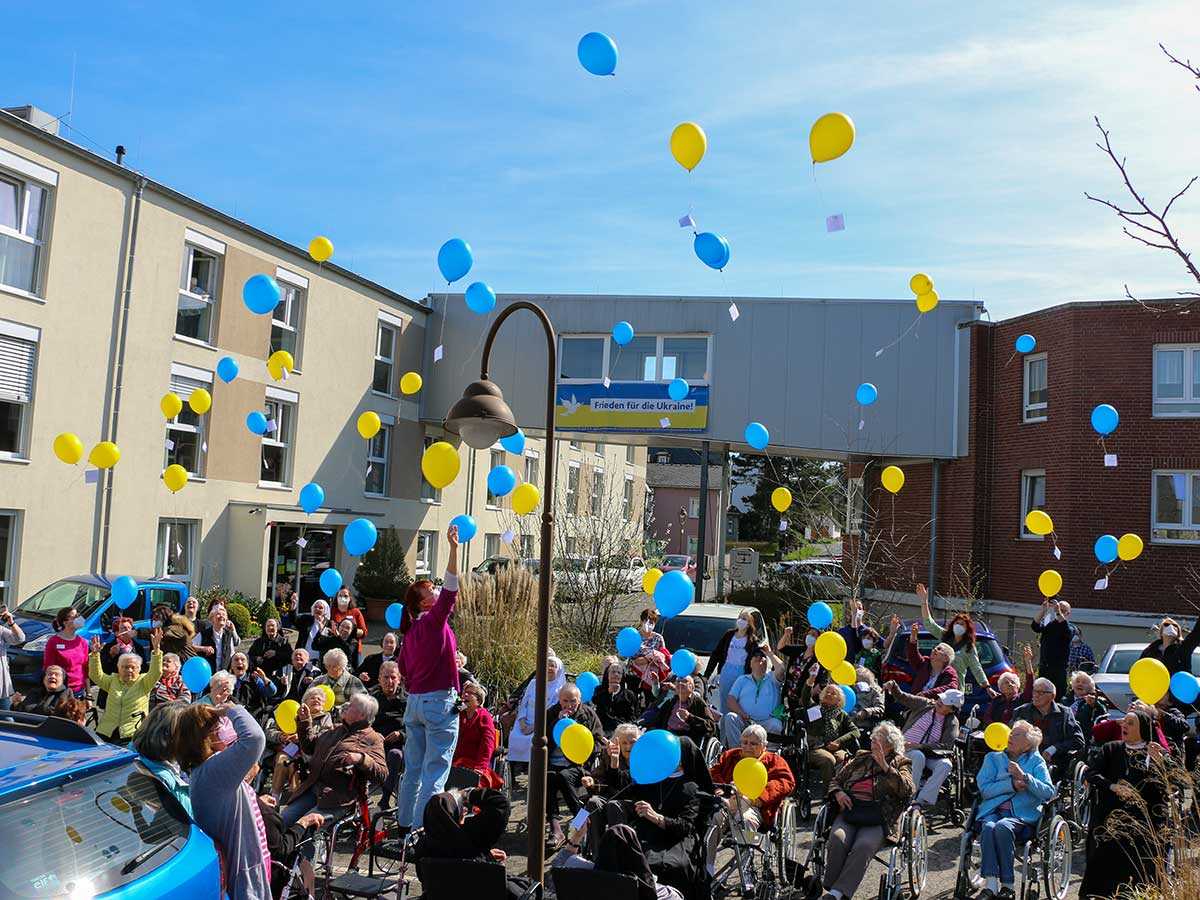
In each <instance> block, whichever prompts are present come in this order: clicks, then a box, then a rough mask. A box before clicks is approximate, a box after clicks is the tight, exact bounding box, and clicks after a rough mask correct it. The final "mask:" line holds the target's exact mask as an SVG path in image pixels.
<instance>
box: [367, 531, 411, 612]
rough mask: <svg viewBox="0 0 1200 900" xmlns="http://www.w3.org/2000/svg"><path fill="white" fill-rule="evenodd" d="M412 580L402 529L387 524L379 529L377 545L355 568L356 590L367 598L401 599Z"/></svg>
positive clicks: (397, 600)
mask: <svg viewBox="0 0 1200 900" xmlns="http://www.w3.org/2000/svg"><path fill="white" fill-rule="evenodd" d="M411 584H412V576H411V575H409V573H408V560H407V559H406V558H405V555H404V544H403V543H402V542H401V540H400V533H399V532H398V531H397V530H396V529H395V528H385V529H383V530H382V531H381V532H379V540H378V541H376V543H375V547H374V548H373V549H372V550H371V551H370V552H368V553H367V555H366V556H364V557H363V558H362V562H360V563H359V564H358V568H357V569H355V571H354V593H355V595H356V596H358V597H362V598H364V599H365V598H370V599H372V600H392V601H396V602H399V601H401V600H403V599H404V594H405V592H406V591H407V590H408V588H409V586H410V585H411Z"/></svg>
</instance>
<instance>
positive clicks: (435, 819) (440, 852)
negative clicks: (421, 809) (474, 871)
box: [425, 791, 481, 859]
mask: <svg viewBox="0 0 1200 900" xmlns="http://www.w3.org/2000/svg"><path fill="white" fill-rule="evenodd" d="M425 837H426V838H427V839H428V841H429V842H430V843H431V844H432V845H433V846H432V847H431V848H429V849H430V850H431V851H432V854H433V855H435V856H440V857H443V858H450V859H475V858H477V857H478V856H479V855H480V853H481V851H480V850H479V848H478V847H476V846H475V844H474V843H473V842H472V841H471V838H470V836H469V835H468V834H467V833H466V831H464V830H463V827H462V823H461V822H460V821H459V809H458V800H457V799H456V798H455V797H454V795H453V794H451V793H450V792H449V791H442V793H440V794H434V795H433V796H432V797H430V798H429V802H428V803H427V804H426V805H425Z"/></svg>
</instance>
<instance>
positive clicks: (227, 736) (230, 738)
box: [217, 716, 237, 744]
mask: <svg viewBox="0 0 1200 900" xmlns="http://www.w3.org/2000/svg"><path fill="white" fill-rule="evenodd" d="M217 740H218V741H220V742H221V743H222V744H232V743H234V742H235V741H237V732H236V731H234V730H233V723H232V722H231V721H229V716H222V717H221V720H220V721H219V722H218V723H217Z"/></svg>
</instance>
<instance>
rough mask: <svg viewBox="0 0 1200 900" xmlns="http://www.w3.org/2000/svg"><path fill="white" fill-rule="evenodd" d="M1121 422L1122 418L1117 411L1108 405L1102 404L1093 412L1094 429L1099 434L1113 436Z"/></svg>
mask: <svg viewBox="0 0 1200 900" xmlns="http://www.w3.org/2000/svg"><path fill="white" fill-rule="evenodd" d="M1120 421H1121V417H1120V416H1119V415H1118V414H1117V411H1116V409H1114V408H1113V407H1111V406H1109V405H1108V404H1107V403H1101V404H1100V405H1099V406H1097V407H1096V408H1095V409H1093V410H1092V427H1093V428H1095V429H1096V433H1097V434H1112V433H1113V431H1115V430H1116V428H1117V423H1119V422H1120Z"/></svg>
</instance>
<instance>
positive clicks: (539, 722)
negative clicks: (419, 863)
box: [444, 300, 558, 883]
mask: <svg viewBox="0 0 1200 900" xmlns="http://www.w3.org/2000/svg"><path fill="white" fill-rule="evenodd" d="M519 309H527V310H529V311H530V312H531V313H533V314H534V315H535V316H537V318H538V321H539V322H541V323H542V329H543V330H544V331H545V332H546V351H547V371H546V451H545V452H546V459H545V464H544V466H543V469H542V472H543V487H542V553H541V569H540V571H539V572H538V618H537V662H536V663H535V665H534V685H535V687H534V698H535V699H534V707H535V709H534V723H533V746H532V748H531V750H530V760H529V809H528V823H529V865H528V873H529V877H530V878H533V879H535V880H536V881H538V882H539V883H540V882H541V881H542V877H543V868H544V866H545V841H544V838H543V835H544V832H545V821H546V745H547V742H546V658H547V657H548V656H549V655H550V564H551V550H552V541H553V538H554V514H553V512H552V510H553V508H554V407H555V384H556V381H557V374H558V342H557V340H556V339H555V336H554V326H553V325H552V324H551V322H550V318H549V317H548V316H547V315H546V313H545V311H544V310H543V309H542V308H541V307H540V306H537V305H536V304H533V303H528V302H526V301H524V300H521V301H518V302H516V303H513V304H511V305H510V306H508V307H506V308H505V309H504V311H503V312H501V313H500V315H499V316H497V317H496V321H495V322H493V323H492V327H491V328H490V329H489V330H488V335H487V341H486V342H485V343H484V345H483V360H482V362H481V364H480V367H479V380H478V381H475V382H472V383H471V384H469V385H467V388H466V390H464V391H463V395H462V398H461V399H460V400H459V401H458V402H457V403H455V404H454V406H452V407H451V408H450V411H449V412H448V413H447V414H446V420H445V423H444V425H445V428H446V430H447V431H449V432H451V433H453V434H459V435H461V436H462V439H463V441H464V442H465V443H466V444H467V445H468V446H469V447H472V448H474V449H476V450H486V449H488V448H489V447H491V446H492V445H494V444H495V443H496V441H498V440H500V439H501V438H504V437H508V436H509V435H512V434H516V432H517V421H516V418H515V417H514V416H513V413H512V410H511V409H509V407H508V404H507V403H505V402H504V394H503V393H502V392H501V390H500V388H499V386H497V385H496V384H495V382H492V381H489V380H488V360H489V359H490V357H491V355H492V342H493V341H494V340H495V338H496V332H497V331H499V329H500V326H501V325H503V324H504V320H505V319H507V318H508V317H509V316H511V315H512V314H513V313H514V312H516V311H517V310H519Z"/></svg>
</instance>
